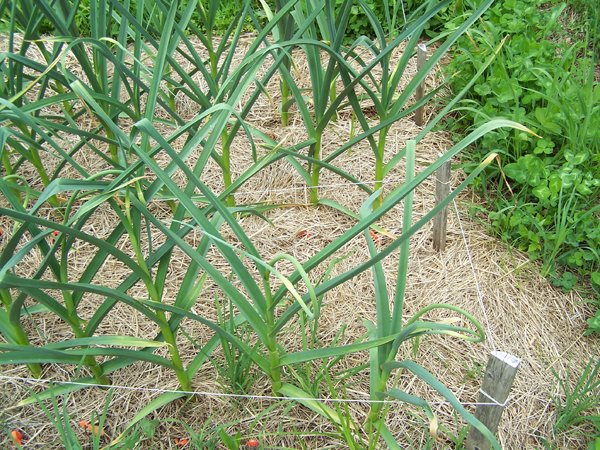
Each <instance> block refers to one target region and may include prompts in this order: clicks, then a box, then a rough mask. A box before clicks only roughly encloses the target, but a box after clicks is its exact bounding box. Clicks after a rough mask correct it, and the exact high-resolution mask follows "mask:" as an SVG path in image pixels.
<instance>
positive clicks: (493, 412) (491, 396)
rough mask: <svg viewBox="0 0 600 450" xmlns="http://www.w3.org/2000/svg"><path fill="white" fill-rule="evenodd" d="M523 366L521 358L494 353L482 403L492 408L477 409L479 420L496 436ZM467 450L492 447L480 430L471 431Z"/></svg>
mask: <svg viewBox="0 0 600 450" xmlns="http://www.w3.org/2000/svg"><path fill="white" fill-rule="evenodd" d="M520 365H521V360H520V359H519V358H517V357H516V356H513V355H509V354H508V353H505V352H498V351H493V352H492V354H491V355H490V359H489V360H488V365H487V368H486V369H485V376H484V378H483V384H482V386H481V390H480V394H479V400H478V403H489V405H479V406H477V410H476V411H475V417H477V419H479V421H480V422H481V423H483V424H484V425H485V426H486V427H487V428H488V429H489V430H490V431H491V432H492V433H493V434H496V433H497V432H498V425H499V424H500V418H501V417H502V413H503V412H504V408H505V407H506V401H507V399H508V394H509V392H510V389H511V388H512V385H513V381H514V380H515V376H516V375H517V370H518V369H519V366H520ZM465 448H466V449H467V450H489V449H490V448H491V445H490V443H489V442H488V440H487V439H486V438H485V437H484V436H483V435H482V434H481V433H480V432H479V431H478V430H476V429H475V428H473V427H471V428H470V430H469V435H468V436H467V442H466V443H465Z"/></svg>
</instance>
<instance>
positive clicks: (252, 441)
mask: <svg viewBox="0 0 600 450" xmlns="http://www.w3.org/2000/svg"><path fill="white" fill-rule="evenodd" d="M259 445H260V442H258V439H255V438H252V439H248V442H246V447H258V446H259Z"/></svg>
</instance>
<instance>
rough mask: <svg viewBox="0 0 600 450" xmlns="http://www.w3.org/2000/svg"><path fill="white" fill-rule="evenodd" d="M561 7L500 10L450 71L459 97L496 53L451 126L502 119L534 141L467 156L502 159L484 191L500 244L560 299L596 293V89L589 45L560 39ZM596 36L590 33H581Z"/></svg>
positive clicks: (488, 142)
mask: <svg viewBox="0 0 600 450" xmlns="http://www.w3.org/2000/svg"><path fill="white" fill-rule="evenodd" d="M564 9H565V5H563V4H558V5H554V6H552V7H549V6H548V5H545V2H542V1H539V0H511V1H505V2H497V3H496V4H495V5H494V6H493V7H492V8H490V10H488V11H487V13H486V14H485V16H484V17H483V21H482V22H480V23H479V25H478V27H475V28H474V29H472V30H471V31H470V33H469V35H468V37H464V38H463V39H462V41H461V51H458V52H456V54H455V58H454V60H453V62H452V63H451V64H450V65H449V67H448V72H447V73H448V75H449V76H450V77H451V84H452V86H453V88H454V89H455V90H457V89H460V88H461V87H462V86H463V85H464V84H465V83H466V81H467V80H469V79H470V78H471V77H472V76H473V74H474V73H475V72H476V71H477V70H478V69H479V67H480V66H481V64H482V62H483V61H484V60H485V59H486V58H487V57H488V56H489V55H490V54H491V53H492V52H494V51H497V52H498V55H497V57H496V60H495V61H494V63H493V64H492V65H491V66H490V67H489V68H488V69H487V70H486V71H485V72H484V74H483V76H482V77H481V78H480V79H479V80H478V82H477V83H476V85H475V87H474V89H473V90H472V91H471V92H470V94H469V100H467V101H465V102H464V103H463V107H462V108H461V109H460V117H459V119H457V120H456V122H455V123H454V125H455V126H457V127H459V128H460V129H462V128H464V127H468V126H470V125H471V124H475V125H476V124H478V123H481V122H483V121H486V120H489V118H490V117H497V116H502V117H508V118H511V119H513V120H515V121H518V122H520V123H523V124H526V125H527V126H529V127H530V128H531V129H533V130H534V131H536V132H537V133H538V134H539V136H540V138H536V137H532V136H529V135H525V134H523V133H520V132H515V133H514V134H513V139H511V144H510V146H509V148H508V149H507V150H504V149H499V148H498V146H497V144H496V143H497V142H498V140H499V139H500V138H501V137H502V136H505V135H506V133H505V132H503V131H499V132H496V133H492V134H489V135H488V136H486V138H485V139H484V140H483V141H482V142H481V143H479V144H478V145H477V146H476V147H475V148H474V151H473V153H472V158H473V160H475V161H476V160H477V159H478V158H480V157H481V156H482V155H485V154H487V153H488V152H490V151H494V150H498V151H499V153H501V165H498V166H496V168H495V169H494V170H488V171H487V172H486V176H485V177H484V178H483V179H482V180H481V185H480V187H481V189H482V191H483V192H484V193H485V194H486V198H487V199H488V201H489V204H488V206H487V208H488V210H489V211H490V214H489V218H490V221H491V224H492V226H493V228H494V229H495V230H496V231H497V232H498V233H499V234H500V235H501V236H502V238H503V239H504V240H506V241H508V242H510V243H512V244H513V245H515V246H517V247H518V248H520V249H522V250H525V251H527V252H528V254H529V256H530V257H531V258H532V259H539V260H541V261H542V262H543V269H542V270H543V274H544V275H546V276H550V277H551V279H552V280H553V282H554V283H555V284H556V285H558V286H562V287H563V288H564V289H567V290H568V289H571V288H572V287H573V286H574V285H575V284H576V282H577V280H578V278H579V277H581V276H583V277H585V278H586V279H588V280H590V279H591V284H592V285H593V287H594V288H595V290H596V295H597V293H598V289H599V288H600V256H599V253H598V252H599V248H600V228H599V227H598V220H599V208H600V206H599V204H598V198H599V196H600V88H599V87H598V85H597V83H596V81H595V80H594V63H595V59H594V52H593V51H592V50H591V49H590V47H591V44H592V43H593V39H590V38H589V34H588V36H587V37H586V36H583V37H582V39H576V40H571V41H570V42H569V40H567V39H565V36H564V35H563V34H561V29H562V26H563V25H562V23H561V21H563V20H566V18H565V17H564ZM588 29H589V30H593V26H592V24H590V26H589V27H588Z"/></svg>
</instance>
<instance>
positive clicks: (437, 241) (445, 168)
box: [433, 161, 450, 252]
mask: <svg viewBox="0 0 600 450" xmlns="http://www.w3.org/2000/svg"><path fill="white" fill-rule="evenodd" d="M436 173H437V176H436V180H435V204H436V205H437V204H439V203H440V202H441V201H442V200H444V199H445V198H446V197H447V196H448V194H449V193H450V161H446V162H445V163H444V164H443V165H442V167H440V168H439V169H438V170H437V172H436ZM447 222H448V207H445V208H444V209H442V210H441V211H440V212H439V213H438V214H437V215H436V216H435V217H434V218H433V248H434V249H435V250H437V251H438V252H441V251H444V249H445V248H446V223H447Z"/></svg>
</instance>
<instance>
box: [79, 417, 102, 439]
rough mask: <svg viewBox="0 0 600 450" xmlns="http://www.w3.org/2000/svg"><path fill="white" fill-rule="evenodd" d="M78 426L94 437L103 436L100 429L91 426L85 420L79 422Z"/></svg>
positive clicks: (96, 426)
mask: <svg viewBox="0 0 600 450" xmlns="http://www.w3.org/2000/svg"><path fill="white" fill-rule="evenodd" d="M79 426H80V427H81V428H84V429H85V430H86V431H87V432H88V433H92V434H94V435H98V434H100V436H104V434H105V433H104V430H103V429H101V428H100V427H99V426H98V425H92V424H91V423H89V422H88V421H87V420H80V421H79Z"/></svg>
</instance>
